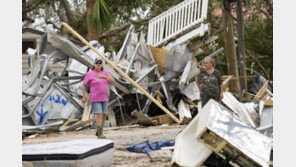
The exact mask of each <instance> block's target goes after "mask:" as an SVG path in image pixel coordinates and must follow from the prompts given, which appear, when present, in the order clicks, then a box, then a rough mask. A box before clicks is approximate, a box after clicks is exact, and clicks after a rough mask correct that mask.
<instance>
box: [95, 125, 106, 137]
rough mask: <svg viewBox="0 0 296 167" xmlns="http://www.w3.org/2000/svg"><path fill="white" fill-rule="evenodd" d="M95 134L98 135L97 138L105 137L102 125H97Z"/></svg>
mask: <svg viewBox="0 0 296 167" xmlns="http://www.w3.org/2000/svg"><path fill="white" fill-rule="evenodd" d="M96 135H97V136H98V138H99V139H106V136H104V135H103V126H98V127H97V133H96Z"/></svg>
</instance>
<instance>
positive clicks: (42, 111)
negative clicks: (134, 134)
mask: <svg viewBox="0 0 296 167" xmlns="http://www.w3.org/2000/svg"><path fill="white" fill-rule="evenodd" d="M207 3H208V1H200V0H186V1H184V2H182V3H180V4H179V5H177V6H175V7H174V8H171V9H169V10H168V11H166V12H164V13H162V14H161V15H159V16H157V17H155V18H153V19H151V20H150V21H149V27H148V34H147V37H148V38H147V42H146V40H145V34H144V33H140V35H139V34H138V33H136V30H135V27H134V26H133V25H131V26H130V28H129V30H128V33H127V35H126V38H125V40H124V42H123V45H122V47H121V49H120V50H119V52H118V53H115V52H111V53H110V52H105V49H104V46H102V45H101V44H99V43H98V42H97V41H90V44H91V45H92V46H93V47H94V48H95V49H96V50H97V51H98V52H99V53H101V54H102V55H104V56H105V57H106V58H107V59H108V60H110V61H112V62H113V63H114V64H115V65H116V66H117V67H118V68H120V69H121V70H122V71H123V72H124V73H125V74H126V75H128V76H129V77H130V78H131V79H132V80H134V81H135V82H136V83H137V84H139V85H140V86H141V87H142V88H143V89H144V90H145V91H146V92H148V93H149V94H150V95H151V96H152V97H154V98H155V99H157V101H158V102H159V103H161V104H162V105H163V106H164V107H165V108H167V109H168V110H169V111H170V112H171V113H172V114H173V115H174V116H176V117H178V118H179V120H180V123H182V124H188V123H190V124H189V125H190V126H188V127H187V128H190V127H191V126H197V128H199V127H202V126H205V127H207V128H208V129H211V126H212V125H214V124H215V123H217V122H219V119H212V121H213V123H212V124H209V123H207V122H202V120H201V119H204V121H206V120H207V121H208V120H209V118H211V117H212V118H217V117H218V116H217V115H215V114H220V115H221V114H222V115H223V114H225V113H223V112H222V110H223V111H224V110H226V109H224V108H223V107H221V106H220V105H218V104H215V103H214V102H212V101H211V102H210V103H211V104H208V105H207V107H204V108H203V109H202V108H201V102H200V94H199V89H198V87H197V85H196V83H195V77H196V76H197V75H198V73H199V71H200V69H201V68H202V64H201V61H199V62H198V61H197V59H196V56H198V55H201V54H206V55H209V56H210V57H214V56H218V55H219V54H221V53H222V51H223V50H224V49H223V47H222V48H218V47H217V46H218V44H217V43H216V40H217V39H218V37H217V36H214V35H211V33H210V24H209V23H207V21H206V17H207V6H208V4H207ZM189 10H190V11H191V12H184V11H189ZM27 52H28V54H29V58H28V62H29V63H28V64H29V67H30V72H29V74H28V75H23V79H22V83H23V85H22V98H23V101H22V124H23V130H22V131H23V134H24V135H28V134H34V133H46V132H51V131H64V130H77V129H81V128H87V127H90V125H91V124H92V121H93V119H92V118H93V116H92V114H91V106H90V104H89V103H88V104H86V105H83V103H82V102H81V97H82V81H83V78H84V75H85V73H86V72H88V71H89V70H90V68H91V66H92V63H93V61H94V59H95V58H96V57H98V56H99V55H98V54H97V53H96V52H95V51H94V50H92V49H91V48H90V47H89V46H87V45H86V46H83V47H80V46H78V45H75V44H74V43H73V42H71V41H70V40H69V39H67V38H65V37H63V36H60V35H57V34H55V33H53V32H46V33H45V34H44V35H43V36H42V40H41V43H40V44H39V45H38V46H37V48H36V49H28V50H27ZM61 62H65V63H61ZM55 64H59V65H60V66H62V67H63V70H61V71H60V72H56V71H54V70H53V69H52V67H54V65H55ZM104 69H105V70H107V71H108V72H109V73H110V74H111V75H112V76H113V77H114V79H115V83H114V84H112V85H110V86H109V105H108V119H107V121H106V125H105V126H118V125H128V124H129V125H130V124H135V123H138V124H142V125H156V124H166V123H173V122H175V120H174V119H172V118H171V117H170V116H167V115H165V113H163V112H162V111H161V110H160V109H159V108H158V106H157V105H155V104H154V103H153V101H152V100H151V99H149V98H147V95H146V94H144V93H143V92H142V91H140V90H139V89H138V88H137V87H135V86H134V84H133V83H132V82H130V81H129V80H127V79H126V78H125V77H122V75H120V74H118V72H117V71H116V70H115V69H114V68H112V66H111V65H110V64H108V63H106V64H104ZM223 79H224V82H223V84H224V85H227V84H228V81H229V80H231V79H234V76H225V77H224V78H223ZM255 79H256V81H257V82H252V84H250V90H251V92H252V93H246V94H245V96H243V97H242V96H241V97H239V98H236V97H235V96H237V95H235V94H233V93H230V92H225V93H224V98H223V100H222V104H223V106H224V107H226V108H227V109H228V110H229V111H227V112H229V113H228V115H227V114H226V115H224V116H225V117H227V119H232V121H233V122H236V123H237V120H239V123H237V125H238V124H239V126H241V127H244V128H245V129H244V131H243V132H248V131H249V132H252V134H253V135H254V136H257V138H258V140H262V141H263V142H262V143H263V144H262V145H260V147H257V148H254V149H255V150H256V149H261V150H260V151H261V152H264V155H261V157H260V155H258V154H256V156H255V157H254V156H253V155H254V154H253V152H252V151H250V150H249V149H246V148H240V146H241V145H242V143H241V141H239V142H238V143H235V142H236V141H237V136H236V134H231V135H229V133H230V132H229V131H221V130H220V131H219V130H217V131H214V130H215V128H216V129H217V127H215V128H212V131H214V132H213V133H214V134H215V136H214V138H215V139H216V138H218V137H217V136H220V138H218V139H219V141H221V143H212V144H209V142H208V141H206V139H207V138H209V140H214V139H212V138H213V137H212V138H210V137H209V136H210V135H209V134H207V133H204V132H205V131H202V132H201V131H199V130H198V129H193V130H192V128H191V131H190V133H194V134H196V135H198V136H197V137H194V138H191V139H190V140H195V141H197V140H198V142H197V143H196V142H195V143H194V142H193V145H197V146H196V148H198V149H200V151H204V154H203V157H200V159H199V160H198V162H196V163H195V164H194V165H193V166H196V165H200V164H201V163H202V162H204V161H205V160H206V159H207V157H209V155H210V154H211V153H212V151H213V152H215V153H216V154H217V155H219V156H221V157H223V158H225V159H226V158H227V157H228V156H230V154H235V156H237V157H242V158H237V159H235V158H232V159H231V160H232V162H233V161H235V162H233V164H235V163H236V164H240V165H242V166H244V165H250V164H251V165H254V166H266V164H269V157H267V155H268V156H269V154H270V152H271V140H270V139H271V138H272V133H273V130H272V128H273V117H272V115H273V114H272V113H273V107H272V104H273V103H272V98H273V95H272V92H271V89H270V87H269V84H268V83H269V81H266V80H264V77H262V76H260V74H258V73H256V77H255ZM256 83H257V85H256ZM255 86H256V87H257V88H259V89H258V90H257V89H254V87H255ZM238 99H239V100H238ZM210 105H218V108H219V109H218V111H220V112H217V113H215V112H209V111H211V110H212V109H213V107H211V106H210ZM206 110H207V111H206ZM216 110H217V109H216ZM206 112H209V113H210V115H206V114H203V115H200V113H206ZM197 113H198V114H197ZM195 115H200V116H199V117H198V118H197V117H196V116H195ZM193 118H194V119H195V118H196V119H198V122H196V123H195V122H194V123H192V122H191V121H193V120H192V119H193ZM192 124H194V125H192ZM198 124H200V125H198ZM228 126H229V127H228V128H231V127H233V126H236V125H234V124H233V125H228ZM195 128H196V127H195ZM213 129H214V130H213ZM242 129H243V128H242ZM187 131H188V130H184V133H185V132H187ZM209 133H210V132H209ZM225 134H228V136H227V135H226V136H225ZM182 135H183V134H182ZM202 135H204V138H203V136H202ZM223 135H224V136H223ZM237 135H240V136H244V135H247V133H239V134H237ZM221 136H222V138H221ZM258 136H259V137H258ZM251 137H252V136H251V135H250V136H247V137H246V138H251ZM178 138H181V137H178ZM205 138H206V139H205ZM223 141H224V142H223ZM225 141H227V142H225ZM233 141H234V142H233ZM227 143H231V144H230V145H227ZM236 144H237V145H236ZM248 144H249V143H248ZM214 145H218V148H219V150H218V149H217V147H216V146H215V147H214ZM250 145H251V144H250ZM191 146H192V145H191ZM226 146H228V147H226ZM264 146H265V148H267V150H265V151H262V148H264ZM178 147H179V146H178V142H176V146H175V148H178ZM223 148H225V149H224V153H221V150H222V149H223ZM229 148H235V150H239V151H235V153H233V152H232V153H230V152H229ZM177 150H178V149H175V151H177ZM227 151H228V152H227ZM222 152H223V151H222ZM225 152H226V153H225ZM246 152H247V153H246ZM193 155H194V154H193ZM242 155H244V156H242ZM245 155H246V156H245ZM263 156H264V157H263ZM262 157H263V158H262ZM250 159H251V160H250ZM186 161H187V160H184V162H183V160H182V157H181V158H180V157H179V155H178V152H176V153H175V152H174V157H173V160H172V162H173V163H175V164H177V165H180V166H182V165H184V164H186V163H187V162H186ZM267 161H268V162H267ZM185 166H186V165H185Z"/></svg>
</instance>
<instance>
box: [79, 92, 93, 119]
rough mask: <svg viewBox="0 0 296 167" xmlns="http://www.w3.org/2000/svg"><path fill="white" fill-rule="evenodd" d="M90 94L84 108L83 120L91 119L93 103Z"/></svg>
mask: <svg viewBox="0 0 296 167" xmlns="http://www.w3.org/2000/svg"><path fill="white" fill-rule="evenodd" d="M89 96H90V95H88V97H87V102H86V104H85V105H84V110H83V113H82V117H81V121H87V120H88V119H89V116H90V113H91V104H90V102H89Z"/></svg>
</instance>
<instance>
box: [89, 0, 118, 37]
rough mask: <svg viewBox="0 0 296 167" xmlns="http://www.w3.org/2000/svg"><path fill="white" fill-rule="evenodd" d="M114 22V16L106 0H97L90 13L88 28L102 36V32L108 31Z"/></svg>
mask: <svg viewBox="0 0 296 167" xmlns="http://www.w3.org/2000/svg"><path fill="white" fill-rule="evenodd" d="M113 21H114V16H113V14H112V12H111V10H110V8H109V6H108V5H107V4H106V2H105V1H104V0H96V2H95V4H94V7H93V9H92V11H91V13H90V17H89V21H88V26H90V27H92V28H93V29H95V30H96V31H97V33H98V34H100V32H101V30H103V31H106V30H108V29H109V28H110V27H111V25H112V23H113Z"/></svg>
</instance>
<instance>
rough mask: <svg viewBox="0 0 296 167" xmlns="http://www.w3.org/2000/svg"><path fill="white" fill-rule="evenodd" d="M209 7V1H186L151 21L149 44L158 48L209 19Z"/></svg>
mask: <svg viewBox="0 0 296 167" xmlns="http://www.w3.org/2000/svg"><path fill="white" fill-rule="evenodd" d="M207 7H208V0H185V1H184V2H182V3H180V4H178V5H176V6H175V7H173V8H171V9H169V10H168V11H166V12H164V13H162V14H161V15H159V16H157V17H155V18H153V19H151V20H150V21H149V25H148V40H147V42H148V43H149V44H152V45H154V46H157V45H159V44H160V43H163V42H165V41H166V40H168V39H170V38H171V37H174V36H176V35H178V34H179V33H180V32H182V31H186V30H187V29H188V28H190V27H192V26H194V25H196V24H198V23H200V22H201V21H203V19H205V18H206V17H207Z"/></svg>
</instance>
